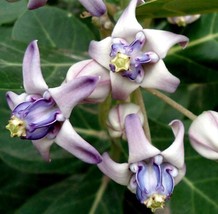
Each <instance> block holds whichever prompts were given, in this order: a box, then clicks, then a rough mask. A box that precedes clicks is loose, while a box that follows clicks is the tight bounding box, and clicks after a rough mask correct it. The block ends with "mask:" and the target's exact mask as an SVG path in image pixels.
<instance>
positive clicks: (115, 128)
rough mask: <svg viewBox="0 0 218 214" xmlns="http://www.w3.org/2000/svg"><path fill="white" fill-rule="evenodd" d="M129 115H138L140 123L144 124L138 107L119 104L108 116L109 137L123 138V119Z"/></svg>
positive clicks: (130, 104)
mask: <svg viewBox="0 0 218 214" xmlns="http://www.w3.org/2000/svg"><path fill="white" fill-rule="evenodd" d="M129 114H138V116H139V118H140V121H141V123H142V124H143V123H144V117H143V114H142V112H141V110H140V107H139V106H137V105H135V104H133V103H128V104H119V105H117V106H116V107H114V108H112V109H111V110H110V112H109V115H108V121H107V125H108V131H109V133H110V135H111V137H121V136H123V137H124V138H125V136H124V133H125V132H124V129H125V128H124V122H125V117H126V116H127V115H129Z"/></svg>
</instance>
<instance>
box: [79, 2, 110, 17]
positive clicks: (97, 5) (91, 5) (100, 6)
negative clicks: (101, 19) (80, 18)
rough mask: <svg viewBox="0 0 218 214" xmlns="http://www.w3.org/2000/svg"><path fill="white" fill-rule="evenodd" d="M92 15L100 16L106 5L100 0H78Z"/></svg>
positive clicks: (105, 9) (103, 12)
mask: <svg viewBox="0 0 218 214" xmlns="http://www.w3.org/2000/svg"><path fill="white" fill-rule="evenodd" d="M79 2H80V3H81V4H82V5H83V6H84V7H85V8H86V10H87V11H88V12H89V13H90V14H91V15H92V16H102V15H103V14H105V12H106V11H107V8H106V5H105V3H104V1H102V0H79Z"/></svg>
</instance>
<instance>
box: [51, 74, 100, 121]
mask: <svg viewBox="0 0 218 214" xmlns="http://www.w3.org/2000/svg"><path fill="white" fill-rule="evenodd" d="M98 80H99V78H98V77H93V76H84V77H78V78H75V79H73V80H72V81H68V82H66V83H63V84H62V85H61V86H59V87H56V88H50V89H49V90H48V91H49V93H50V94H51V96H52V98H53V99H54V100H55V102H56V104H57V105H58V107H59V108H60V110H61V112H62V114H63V115H64V116H65V117H66V118H69V117H70V114H71V111H72V109H73V108H74V107H75V106H76V105H77V104H78V103H79V102H81V101H83V100H84V99H85V98H86V97H88V96H89V95H90V94H91V93H92V92H93V91H94V89H95V87H96V85H97V82H98Z"/></svg>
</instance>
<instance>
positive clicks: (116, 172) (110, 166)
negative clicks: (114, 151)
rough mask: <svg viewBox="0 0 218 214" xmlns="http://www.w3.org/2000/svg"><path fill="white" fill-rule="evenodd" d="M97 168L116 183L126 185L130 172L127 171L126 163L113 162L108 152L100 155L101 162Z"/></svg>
mask: <svg viewBox="0 0 218 214" xmlns="http://www.w3.org/2000/svg"><path fill="white" fill-rule="evenodd" d="M98 168H99V169H100V170H101V171H102V172H103V173H104V174H105V175H107V176H108V177H109V178H111V179H112V180H114V181H115V182H117V183H118V184H121V185H125V186H127V184H128V183H129V180H130V176H131V172H130V171H129V168H128V164H127V163H122V164H120V163H116V162H114V161H113V160H112V159H111V158H110V156H109V155H108V153H104V154H103V155H102V162H101V163H100V164H98Z"/></svg>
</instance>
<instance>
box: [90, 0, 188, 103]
mask: <svg viewBox="0 0 218 214" xmlns="http://www.w3.org/2000/svg"><path fill="white" fill-rule="evenodd" d="M140 2H141V1H139V0H131V2H130V4H129V6H128V7H127V8H126V9H125V10H124V12H123V14H122V15H121V17H120V18H119V20H118V22H117V24H116V25H115V27H114V30H113V32H112V35H111V36H110V37H107V38H105V39H103V40H101V41H99V42H97V41H92V42H91V43H90V47H89V55H90V56H91V57H92V58H93V59H94V60H95V61H96V63H98V64H100V65H101V66H102V70H107V71H110V79H111V87H112V95H113V98H115V99H126V98H127V97H128V95H129V94H130V93H131V92H132V91H134V90H135V89H136V88H137V87H139V86H141V87H143V88H157V89H161V90H164V91H166V92H174V91H175V90H176V88H177V86H178V85H179V82H180V81H179V79H178V78H176V77H175V76H173V75H172V74H171V73H170V72H169V71H168V70H167V68H166V66H165V64H164V62H163V60H162V59H163V58H164V57H165V56H166V54H167V51H168V50H169V48H171V47H172V46H173V45H174V44H177V43H179V44H180V45H181V46H183V47H185V46H186V44H187V42H188V38H187V37H185V36H182V35H177V34H174V33H171V32H167V31H163V30H152V29H143V28H142V26H141V25H140V24H139V23H138V21H137V19H136V16H135V9H136V6H137V5H138V3H140Z"/></svg>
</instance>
